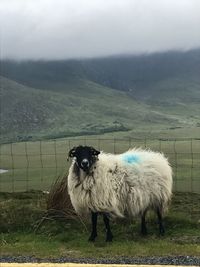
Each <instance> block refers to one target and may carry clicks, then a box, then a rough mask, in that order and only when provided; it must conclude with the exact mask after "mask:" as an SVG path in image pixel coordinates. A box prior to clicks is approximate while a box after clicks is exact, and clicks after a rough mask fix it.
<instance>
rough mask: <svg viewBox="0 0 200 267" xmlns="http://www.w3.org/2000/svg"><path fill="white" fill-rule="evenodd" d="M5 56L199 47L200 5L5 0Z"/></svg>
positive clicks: (0, 19) (1, 21) (144, 0)
mask: <svg viewBox="0 0 200 267" xmlns="http://www.w3.org/2000/svg"><path fill="white" fill-rule="evenodd" d="M0 25H1V26H0V27H1V57H2V58H14V59H63V58H64V59H69V58H82V57H84V58H85V57H99V56H107V55H116V54H138V53H144V52H155V51H166V50H174V49H176V50H188V49H191V48H195V47H200V34H199V25H200V1H199V0H176V1H174V0H167V1H160V0H151V1H149V0H140V1H138V0H92V1H91V0H67V1H66V0H38V1H35V0H29V1H27V0H20V1H19V0H9V1H8V0H1V2H0Z"/></svg>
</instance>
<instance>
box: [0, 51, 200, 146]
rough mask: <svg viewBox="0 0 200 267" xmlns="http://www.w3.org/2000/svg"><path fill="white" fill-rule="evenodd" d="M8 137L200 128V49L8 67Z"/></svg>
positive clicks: (4, 97)
mask: <svg viewBox="0 0 200 267" xmlns="http://www.w3.org/2000/svg"><path fill="white" fill-rule="evenodd" d="M0 71H1V72H0V74H1V77H0V84H1V138H2V140H3V141H5V140H27V139H37V138H44V137H46V138H51V137H62V136H74V135H81V134H98V133H99V134H100V133H105V132H112V131H126V130H132V129H134V128H140V127H143V125H146V126H147V125H149V127H150V126H152V125H157V126H158V127H161V126H162V127H164V126H167V127H170V126H171V127H176V126H178V127H179V126H180V127H182V126H184V125H186V126H188V125H197V124H198V123H200V114H199V107H200V104H199V103H200V50H198V49H197V50H191V51H188V52H167V53H157V54H150V55H148V54H147V55H140V56H118V57H109V58H99V59H90V60H89V59H88V60H68V61H67V60H63V61H22V62H16V61H2V62H1V70H0Z"/></svg>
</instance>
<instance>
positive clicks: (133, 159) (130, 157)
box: [122, 154, 140, 164]
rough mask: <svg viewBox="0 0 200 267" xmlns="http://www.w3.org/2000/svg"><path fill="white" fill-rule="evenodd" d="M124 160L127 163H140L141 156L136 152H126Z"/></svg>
mask: <svg viewBox="0 0 200 267" xmlns="http://www.w3.org/2000/svg"><path fill="white" fill-rule="evenodd" d="M122 160H123V161H124V162H126V163H129V164H132V163H139V162H140V157H139V156H138V155H135V154H124V155H123V156H122Z"/></svg>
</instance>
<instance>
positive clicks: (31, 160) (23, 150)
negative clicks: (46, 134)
mask: <svg viewBox="0 0 200 267" xmlns="http://www.w3.org/2000/svg"><path fill="white" fill-rule="evenodd" d="M120 136H121V137H120ZM79 144H83V145H84V144H87V145H91V146H94V147H96V148H97V149H98V148H99V149H100V150H104V151H106V152H112V153H121V152H123V151H126V150H127V149H129V147H134V146H136V147H143V148H145V147H146V148H151V149H153V150H155V151H162V152H164V154H165V155H166V156H167V157H168V158H169V161H170V163H171V165H172V168H173V172H174V177H173V178H174V190H176V191H186V192H187V191H190V192H197V193H199V192H200V180H199V176H200V169H199V165H200V158H199V154H200V140H198V139H196V140H192V141H191V140H181V139H180V140H177V141H173V140H171V141H170V140H164V139H163V140H156V139H155V140H154V139H145V138H144V139H134V138H132V139H131V138H129V137H128V136H126V135H125V133H121V135H118V136H117V135H116V138H113V136H111V135H106V136H103V137H102V136H98V137H94V136H91V137H85V136H84V137H81V138H80V137H79V138H73V139H69V138H68V139H57V140H48V141H42V142H38V141H36V142H19V143H12V144H4V145H1V146H0V152H1V165H0V167H1V168H2V169H8V170H9V171H8V172H7V173H4V174H1V177H0V191H1V192H5V191H7V192H18V191H27V190H30V189H35V190H49V188H50V186H51V184H52V182H53V181H54V180H55V179H56V178H57V176H59V175H60V176H62V175H63V174H64V173H67V172H68V168H69V164H70V162H68V161H67V153H68V150H69V149H70V148H71V147H73V146H76V145H79Z"/></svg>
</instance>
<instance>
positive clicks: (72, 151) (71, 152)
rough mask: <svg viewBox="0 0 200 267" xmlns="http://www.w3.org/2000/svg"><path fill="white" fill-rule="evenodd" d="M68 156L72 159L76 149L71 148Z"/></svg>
mask: <svg viewBox="0 0 200 267" xmlns="http://www.w3.org/2000/svg"><path fill="white" fill-rule="evenodd" d="M68 156H69V157H70V158H73V157H75V156H76V147H73V148H72V149H71V150H70V151H69V153H68Z"/></svg>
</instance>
